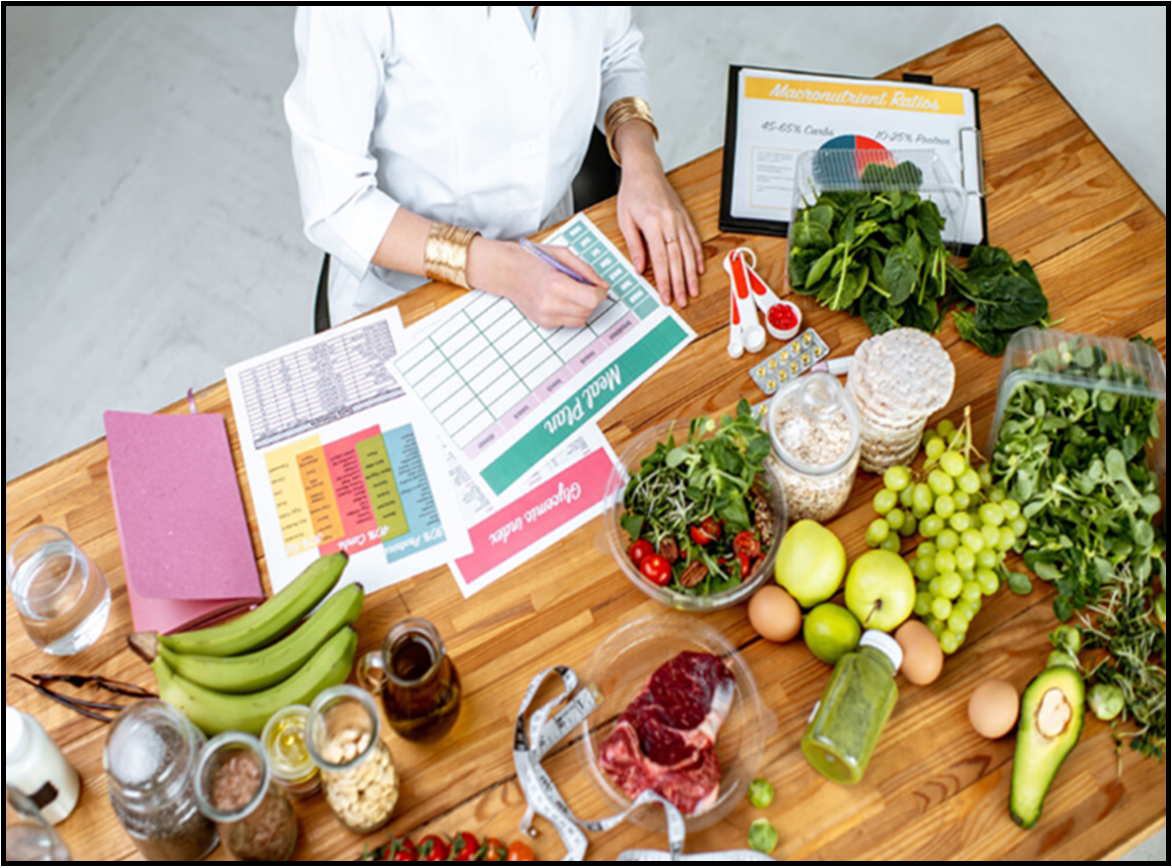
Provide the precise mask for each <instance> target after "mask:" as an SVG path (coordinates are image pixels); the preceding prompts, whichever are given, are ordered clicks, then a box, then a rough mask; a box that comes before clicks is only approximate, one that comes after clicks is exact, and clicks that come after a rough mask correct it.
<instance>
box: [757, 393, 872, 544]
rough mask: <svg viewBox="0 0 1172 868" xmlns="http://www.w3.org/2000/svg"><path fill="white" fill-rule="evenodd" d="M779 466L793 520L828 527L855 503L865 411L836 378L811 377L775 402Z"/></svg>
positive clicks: (771, 417)
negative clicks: (852, 500)
mask: <svg viewBox="0 0 1172 868" xmlns="http://www.w3.org/2000/svg"><path fill="white" fill-rule="evenodd" d="M768 423H769V436H770V438H771V439H772V441H773V459H772V460H773V462H774V468H775V469H776V471H777V473H778V476H779V477H780V478H781V481H782V485H783V486H784V487H785V502H786V506H787V507H788V509H789V517H790V521H791V522H798V521H804V520H807V519H808V520H810V521H816V522H820V523H825V522H827V521H829V520H830V519H832V518H834V517H835V516H836V515H838V514H839V513H840V512H842V510H843V507H845V506H846V504H847V501H848V500H849V499H850V495H851V489H852V488H853V487H854V484H855V475H856V474H857V472H858V469H859V446H860V437H859V412H858V409H857V408H856V407H855V402H854V400H853V399H852V398H851V396H850V395H849V394H847V392H846V390H845V389H843V388H842V386H841V385H840V384H839V382H838V380H837V379H836V378H835V377H833V376H831V375H830V374H811V375H809V376H807V377H805V378H804V379H801V380H797V381H796V382H794V383H792V384H791V385H789V386H787V387H786V388H784V389H782V390H781V391H780V392H778V393H777V394H776V395H774V396H773V400H772V401H771V402H770V404H769V414H768Z"/></svg>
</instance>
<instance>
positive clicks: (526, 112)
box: [285, 5, 704, 328]
mask: <svg viewBox="0 0 1172 868" xmlns="http://www.w3.org/2000/svg"><path fill="white" fill-rule="evenodd" d="M642 41H643V37H642V34H641V33H640V32H639V30H638V29H637V28H636V27H635V26H634V24H633V23H632V21H631V12H630V7H629V6H540V7H533V6H522V7H513V6H488V7H486V6H458V5H431V6H398V5H393V6H301V7H299V9H298V12H297V23H296V44H297V55H298V62H299V64H298V71H297V77H296V79H295V80H294V82H293V84H292V86H291V87H290V89H289V92H288V93H287V95H286V97H285V111H286V116H287V118H288V121H289V126H290V129H291V131H292V134H293V157H294V164H295V167H296V171H297V179H298V183H299V186H300V190H301V202H302V211H303V217H304V223H305V231H306V234H307V235H308V236H309V238H310V239H311V240H312V241H313V242H314V243H315V244H317V245H318V246H319V247H321V248H322V249H324V250H325V251H327V252H328V253H330V254H331V256H332V259H333V263H334V267H333V268H332V277H331V285H330V310H331V319H332V321H333V322H335V323H340V322H343V321H345V320H347V319H350V318H352V317H354V316H356V315H358V314H360V313H362V312H364V311H366V310H369V309H371V308H373V307H375V306H377V305H379V304H382V303H384V302H386V301H389V300H391V299H392V298H394V297H395V296H397V295H399V294H401V293H403V292H405V291H408V290H410V289H414V288H415V287H417V286H419V285H421V284H423V283H424V282H426V280H425V279H426V278H430V279H440V280H446V281H448V282H450V283H455V284H457V285H462V286H468V287H473V286H474V287H476V288H477V289H482V290H484V291H486V292H489V293H493V294H495V295H500V296H504V297H507V298H509V299H510V300H512V301H513V302H514V303H515V304H516V305H517V306H518V307H519V308H520V309H521V310H522V311H524V312H525V314H526V315H528V316H529V317H530V319H532V320H533V321H534V322H536V323H537V324H539V325H541V326H544V327H547V328H553V327H558V326H578V325H582V324H583V323H584V322H585V321H586V319H587V318H588V317H589V315H590V313H591V312H592V311H593V309H594V307H595V306H596V305H597V304H598V303H599V302H600V301H601V299H602V298H603V297H604V295H605V284H604V283H603V282H602V281H601V280H600V279H599V278H598V276H597V275H596V274H595V273H594V272H593V271H592V270H591V269H590V268H589V266H587V265H586V264H585V263H583V262H581V261H580V260H578V259H577V258H575V257H574V256H572V255H571V254H570V253H569V252H568V251H564V250H561V251H557V250H553V249H552V248H546V250H547V251H548V252H550V253H551V254H552V255H554V256H555V257H556V258H557V259H559V260H560V261H561V262H562V263H563V264H564V265H566V266H568V267H569V268H570V269H571V270H573V271H574V272H576V273H577V274H579V275H581V276H583V277H585V278H586V279H587V280H588V281H589V282H588V283H587V284H582V283H579V282H577V281H575V280H573V279H571V278H570V277H568V276H566V275H564V274H561V273H560V272H559V271H558V270H556V269H554V268H553V267H551V266H550V265H548V264H546V263H545V262H543V261H542V260H541V259H539V258H538V257H535V256H533V255H530V254H529V253H526V252H525V251H524V250H523V249H522V248H521V247H520V246H518V245H517V244H515V243H511V241H513V240H516V239H519V238H522V237H525V236H528V235H531V234H533V233H535V232H537V231H538V230H540V229H542V228H543V227H546V226H549V225H551V224H553V223H555V222H558V221H560V220H563V219H565V218H566V217H569V216H570V215H571V214H572V213H573V197H572V194H571V183H572V182H573V179H574V177H575V175H576V174H577V173H578V170H579V168H580V167H581V165H582V162H583V159H584V158H585V155H586V151H587V148H588V145H589V143H590V138H591V134H592V130H593V128H594V126H595V125H596V124H597V125H598V126H599V127H600V128H605V131H606V133H607V137H608V143H609V144H610V146H611V154H612V156H613V157H614V159H615V160H616V162H619V163H620V164H621V165H622V167H623V180H622V185H621V188H620V192H619V224H620V227H621V229H622V233H623V236H624V238H625V239H626V241H627V245H628V247H629V249H630V250H631V255H632V259H633V260H634V263H635V266H636V267H637V268H638V269H639V270H640V271H642V270H644V269H645V268H646V267H647V266H648V265H650V266H651V267H652V268H653V270H654V274H655V278H656V282H657V284H658V286H659V289H660V294H661V296H662V298H663V300H664V302H665V303H670V302H671V301H672V300H673V299H674V300H675V302H676V303H678V304H679V305H681V306H685V305H686V304H687V299H688V297H689V296H690V297H693V298H694V297H695V296H696V295H697V294H698V289H699V284H698V274H700V273H702V272H703V269H704V262H703V253H702V249H701V244H700V238H699V235H698V234H697V232H696V229H695V227H694V226H693V223H692V220H691V219H690V217H689V216H688V214H687V212H686V210H685V209H684V207H683V205H682V204H681V202H680V199H679V197H678V196H677V195H676V193H675V191H674V190H673V189H672V188H671V186H670V184H669V183H668V181H667V179H666V178H665V176H664V172H663V166H662V164H661V163H660V161H659V158H658V156H657V155H656V151H655V142H656V139H657V135H658V134H657V132H656V130H655V127H654V121H653V120H652V117H651V114H650V109H649V108H648V106H647V104H646V102H645V100H646V96H647V90H648V80H647V72H646V68H645V67H644V64H643V59H642V56H641V53H640V48H641V45H642Z"/></svg>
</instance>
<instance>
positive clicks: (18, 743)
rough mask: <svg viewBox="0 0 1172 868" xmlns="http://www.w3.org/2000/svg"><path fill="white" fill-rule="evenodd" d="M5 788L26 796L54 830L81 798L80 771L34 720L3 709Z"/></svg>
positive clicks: (71, 811) (14, 710)
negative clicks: (78, 772)
mask: <svg viewBox="0 0 1172 868" xmlns="http://www.w3.org/2000/svg"><path fill="white" fill-rule="evenodd" d="M4 786H5V787H12V788H13V789H15V790H17V791H19V792H21V793H24V794H25V795H26V796H28V797H29V799H30V800H31V801H32V803H33V804H34V805H36V806H37V809H38V810H39V811H40V813H41V816H42V817H43V818H44V819H45V822H47V823H48V824H49V825H51V826H56V825H57V824H58V823H61V822H64V821H65V820H66V819H67V818H68V817H69V815H70V814H72V813H73V809H74V808H76V807H77V800H78V799H79V798H80V797H81V782H80V780H79V779H78V776H77V771H76V770H75V769H74V768H73V766H71V765H70V764H69V761H68V760H67V759H65V756H64V755H63V754H62V753H61V749H60V748H59V747H57V743H56V742H54V741H53V739H52V738H50V737H49V734H48V733H47V732H45V730H44V727H42V726H41V725H40V724H39V723H38V722H37V721H36V719H35V718H32V717H29V716H28V715H27V714H22V713H21V712H19V711H17V710H16V709H15V708H11V707H7V706H6V707H5V709H4Z"/></svg>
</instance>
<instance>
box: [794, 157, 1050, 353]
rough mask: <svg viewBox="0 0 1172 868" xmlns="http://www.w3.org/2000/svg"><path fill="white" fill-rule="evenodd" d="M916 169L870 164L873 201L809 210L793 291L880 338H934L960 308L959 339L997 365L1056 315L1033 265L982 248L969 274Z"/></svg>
mask: <svg viewBox="0 0 1172 868" xmlns="http://www.w3.org/2000/svg"><path fill="white" fill-rule="evenodd" d="M922 182H923V176H922V174H921V173H920V170H919V169H918V168H917V167H916V166H915V165H914V164H912V163H901V164H899V165H897V166H891V167H889V166H883V165H880V164H872V165H870V166H868V167H867V169H866V170H865V171H864V173H863V176H862V184H861V186H862V187H864V188H865V191H861V190H850V191H841V190H836V191H831V192H826V193H823V194H822V195H821V196H820V197H819V198H818V200H817V201H816V202H814V203H813V204H812V205H808V206H807V207H805V208H802V209H801V210H800V211H799V212H798V213H797V214H796V215H795V216H794V220H793V224H792V226H791V228H790V262H789V274H790V284H791V286H792V287H793V289H794V292H797V293H798V294H800V295H806V296H812V297H814V298H816V299H817V300H818V302H819V304H821V305H822V306H823V307H825V308H827V309H829V310H833V311H848V312H850V313H851V314H852V315H854V316H858V317H862V318H863V320H864V322H866V324H867V327H868V328H870V329H871V331H872V332H873V333H874V334H883V333H884V332H888V331H891V330H892V329H897V328H905V327H906V328H916V329H920V330H921V331H925V332H929V333H935V332H938V331H939V330H940V328H941V327H942V326H943V325H944V322H945V319H946V318H947V315H948V312H949V311H950V310H952V309H954V308H955V314H954V316H955V321H956V325H957V328H958V329H959V331H960V334H961V337H962V338H963V339H964V340H966V341H969V342H970V343H973V344H975V345H976V346H978V347H980V348H981V349H982V350H983V351H985V352H986V353H988V354H989V355H993V356H1000V355H1003V354H1004V353H1005V349H1006V347H1007V346H1008V344H1009V339H1010V338H1011V337H1012V336H1013V334H1014V333H1015V332H1017V331H1018V330H1019V329H1022V328H1025V327H1027V326H1033V325H1042V324H1045V322H1046V320H1047V319H1048V317H1049V315H1050V305H1049V302H1048V301H1047V300H1046V296H1045V294H1044V293H1043V291H1042V287H1041V284H1040V283H1039V282H1038V278H1037V275H1036V274H1035V273H1034V270H1033V268H1031V267H1030V265H1029V263H1027V262H1016V263H1015V262H1014V261H1013V259H1012V257H1010V255H1009V254H1008V253H1007V252H1005V251H1004V250H1000V249H998V248H993V247H978V248H976V249H975V250H974V251H973V254H972V256H971V257H970V258H969V262H968V265H967V267H966V268H965V269H964V270H961V269H959V268H957V267H955V266H954V265H953V264H952V262H951V255H950V254H949V251H948V247H947V245H946V244H945V242H944V240H943V232H944V228H945V225H946V221H945V218H944V216H943V215H942V214H941V213H940V209H939V208H938V207H937V205H936V203H934V202H932V201H931V200H927V199H923V198H921V197H920V194H919V193H918V192H917V190H918V189H919V187H920V186H921V184H922Z"/></svg>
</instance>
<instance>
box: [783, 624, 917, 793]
mask: <svg viewBox="0 0 1172 868" xmlns="http://www.w3.org/2000/svg"><path fill="white" fill-rule="evenodd" d="M902 665H903V650H902V649H901V648H900V646H899V643H898V642H896V641H895V640H894V639H893V638H891V637H890V636H888V635H887V634H886V633H879V632H877V631H874V630H872V631H870V632H868V633H866V634H865V635H864V636H863V641H862V642H860V643H859V650H858V651H855V652H852V653H850V654H847V655H846V656H845V657H843V658H842V659H841V660H840V661H839V662H838V666H836V667H835V669H834V676H833V677H832V678H831V680H830V686H829V687H827V688H826V693H825V694H824V695H823V697H822V702H821V703H819V705H818V707H817V708H815V709H814V715H813V717H811V719H810V725H809V727H808V728H807V729H806V734H805V735H804V736H803V737H802V753H803V754H804V755H805V757H806V760H807V761H808V762H809V763H810V765H812V766H813V767H814V769H815V771H817V772H818V773H819V774H821V775H822V776H823V777H825V778H827V779H828V780H831V781H834V782H835V783H838V784H844V785H846V786H854V785H855V784H858V783H859V782H860V781H862V779H863V775H865V774H866V772H867V766H868V765H869V764H870V762H871V756H872V755H873V754H874V753H875V747H876V746H877V745H878V744H879V738H880V736H882V735H883V729H884V727H886V726H887V721H888V720H890V719H891V714H892V712H894V711H895V704H896V702H897V701H898V699H899V688H898V686H897V685H896V683H895V676H896V673H898V672H899V669H900V667H901V666H902Z"/></svg>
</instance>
